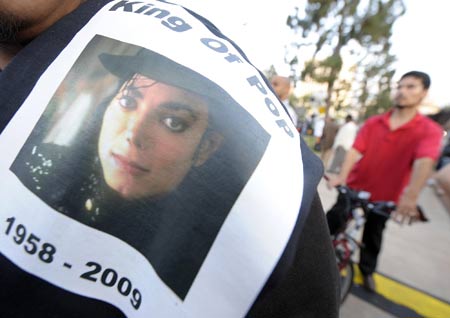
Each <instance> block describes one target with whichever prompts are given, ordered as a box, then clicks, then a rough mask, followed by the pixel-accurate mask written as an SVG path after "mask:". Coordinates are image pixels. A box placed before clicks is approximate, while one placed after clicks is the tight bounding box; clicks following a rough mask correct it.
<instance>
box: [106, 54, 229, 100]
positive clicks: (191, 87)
mask: <svg viewBox="0 0 450 318" xmlns="http://www.w3.org/2000/svg"><path fill="white" fill-rule="evenodd" d="M99 59H100V61H101V63H102V64H103V66H104V67H105V68H106V69H107V70H108V71H109V72H110V73H112V74H113V75H115V76H117V77H119V78H131V76H133V75H134V74H141V75H144V76H146V77H149V78H151V79H153V80H155V81H159V82H162V83H164V84H167V85H171V86H175V87H178V88H181V89H184V90H187V91H191V92H193V93H196V94H199V95H203V96H205V97H208V98H211V99H214V100H217V101H224V100H227V99H228V98H229V96H227V95H228V94H227V93H226V92H225V91H224V90H223V89H222V88H221V87H219V86H218V85H216V84H215V83H213V82H212V81H211V80H209V79H207V78H206V77H204V76H203V75H200V74H199V73H197V72H195V71H193V70H191V69H189V68H187V67H185V66H183V65H181V64H178V63H176V62H174V61H172V60H170V59H169V58H167V57H165V56H163V55H161V54H158V53H156V52H153V51H150V50H147V49H141V50H139V51H138V52H137V54H135V55H114V54H108V53H102V54H100V55H99Z"/></svg>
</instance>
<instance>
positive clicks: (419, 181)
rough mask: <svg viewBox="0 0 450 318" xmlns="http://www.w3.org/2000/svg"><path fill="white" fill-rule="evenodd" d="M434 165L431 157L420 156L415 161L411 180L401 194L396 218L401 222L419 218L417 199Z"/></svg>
mask: <svg viewBox="0 0 450 318" xmlns="http://www.w3.org/2000/svg"><path fill="white" fill-rule="evenodd" d="M433 167H434V160H433V159H431V158H419V159H416V160H415V161H414V164H413V169H412V174H411V180H410V182H409V184H408V185H407V186H406V187H405V189H404V190H403V193H402V195H401V196H400V199H399V201H398V203H397V210H396V213H395V215H394V219H396V220H398V221H399V222H400V223H403V222H404V221H406V220H408V221H409V223H411V221H413V220H417V219H418V217H419V212H418V211H417V200H418V199H419V194H420V191H421V190H422V188H423V187H424V185H425V183H426V181H427V179H428V178H429V177H430V175H431V173H432V171H433Z"/></svg>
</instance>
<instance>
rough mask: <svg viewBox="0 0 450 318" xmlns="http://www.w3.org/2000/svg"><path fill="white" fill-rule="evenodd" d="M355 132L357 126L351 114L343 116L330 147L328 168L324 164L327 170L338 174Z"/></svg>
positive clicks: (353, 139)
mask: <svg viewBox="0 0 450 318" xmlns="http://www.w3.org/2000/svg"><path fill="white" fill-rule="evenodd" d="M357 132H358V126H357V125H356V124H355V122H354V121H353V117H352V115H347V116H346V117H345V123H344V124H343V125H342V126H341V127H340V128H339V130H338V132H337V134H336V138H335V139H334V143H333V149H332V151H333V158H332V160H331V164H330V166H329V167H328V169H327V166H325V169H327V172H329V173H335V174H338V173H339V172H340V171H341V166H342V163H343V162H344V159H345V155H346V153H347V151H349V150H350V148H351V147H352V145H353V142H354V141H355V138H356V133H357Z"/></svg>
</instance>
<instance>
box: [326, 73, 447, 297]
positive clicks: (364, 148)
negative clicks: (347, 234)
mask: <svg viewBox="0 0 450 318" xmlns="http://www.w3.org/2000/svg"><path fill="white" fill-rule="evenodd" d="M430 82H431V81H430V77H429V76H428V75H427V74H425V73H423V72H417V71H412V72H408V73H406V74H404V75H403V76H402V77H401V79H400V81H399V83H398V87H397V93H396V95H395V99H394V103H395V104H394V108H393V109H392V110H390V111H388V112H387V113H385V114H382V115H378V116H374V117H372V118H370V119H368V120H367V121H366V123H365V124H364V125H363V127H362V128H361V129H360V131H359V133H358V136H357V137H356V140H355V142H354V144H353V147H352V148H351V150H350V151H349V152H348V153H347V155H346V158H345V161H344V163H343V166H342V170H341V172H340V174H339V175H337V176H331V177H330V181H329V185H330V186H337V185H340V184H344V183H346V184H347V185H348V186H349V187H350V188H353V189H357V190H365V191H368V192H370V193H371V200H373V201H395V202H396V203H397V210H396V211H395V214H394V218H396V219H397V220H398V221H399V222H401V223H403V222H408V223H411V222H412V221H414V220H417V219H418V216H419V212H418V211H417V200H418V197H419V193H420V191H421V189H422V187H423V186H424V185H425V183H426V180H427V178H428V177H429V175H430V174H431V172H432V169H433V165H434V162H435V160H436V159H437V158H438V156H439V151H440V143H441V138H442V130H441V128H440V127H439V126H438V125H437V124H435V123H434V122H433V121H432V120H430V119H428V118H427V117H425V116H423V115H421V114H419V113H418V111H417V108H418V107H419V105H420V104H421V102H422V100H423V99H424V98H425V96H426V95H427V92H428V88H429V87H430ZM385 222H386V219H385V218H384V217H382V216H378V215H376V214H373V213H372V214H369V215H368V218H367V222H366V224H365V227H364V233H363V243H364V248H363V249H362V250H361V257H360V264H359V267H360V269H361V272H362V273H363V278H364V287H365V288H366V289H368V290H369V291H372V292H373V291H375V283H374V281H373V278H372V273H373V272H374V271H375V267H376V264H377V257H378V254H379V252H380V247H381V241H382V233H383V230H384V227H385Z"/></svg>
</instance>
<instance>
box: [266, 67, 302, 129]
mask: <svg viewBox="0 0 450 318" xmlns="http://www.w3.org/2000/svg"><path fill="white" fill-rule="evenodd" d="M271 84H272V87H273V89H274V90H275V94H276V95H277V96H278V98H279V99H280V100H281V102H282V103H283V105H284V106H285V107H286V109H287V111H288V113H289V116H290V117H291V119H292V122H293V123H294V126H295V127H298V115H297V113H296V112H295V109H294V107H292V105H291V103H290V102H289V94H290V92H291V80H290V79H289V77H285V76H279V75H275V76H274V77H272V79H271Z"/></svg>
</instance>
